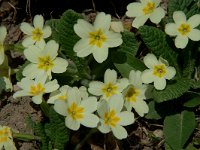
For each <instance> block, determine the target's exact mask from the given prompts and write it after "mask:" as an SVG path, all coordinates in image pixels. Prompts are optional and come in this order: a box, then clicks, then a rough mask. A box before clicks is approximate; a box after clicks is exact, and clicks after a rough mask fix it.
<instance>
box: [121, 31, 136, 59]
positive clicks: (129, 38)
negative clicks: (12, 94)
mask: <svg viewBox="0 0 200 150" xmlns="http://www.w3.org/2000/svg"><path fill="white" fill-rule="evenodd" d="M122 39H123V43H122V45H120V46H119V48H118V51H120V52H125V53H127V54H129V55H132V56H135V55H136V53H137V51H138V48H139V44H138V42H137V40H136V38H135V35H134V33H132V32H129V31H125V32H123V33H122Z"/></svg>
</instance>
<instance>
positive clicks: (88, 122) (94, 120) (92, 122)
mask: <svg viewBox="0 0 200 150" xmlns="http://www.w3.org/2000/svg"><path fill="white" fill-rule="evenodd" d="M98 122H99V118H98V117H97V116H96V115H94V114H84V119H82V120H81V124H82V125H84V126H86V127H89V128H94V127H97V124H98Z"/></svg>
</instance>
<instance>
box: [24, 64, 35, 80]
mask: <svg viewBox="0 0 200 150" xmlns="http://www.w3.org/2000/svg"><path fill="white" fill-rule="evenodd" d="M22 74H23V76H25V77H28V78H30V79H33V78H35V77H36V76H37V75H38V69H37V65H36V64H28V65H27V66H26V67H25V68H24V70H23V72H22Z"/></svg>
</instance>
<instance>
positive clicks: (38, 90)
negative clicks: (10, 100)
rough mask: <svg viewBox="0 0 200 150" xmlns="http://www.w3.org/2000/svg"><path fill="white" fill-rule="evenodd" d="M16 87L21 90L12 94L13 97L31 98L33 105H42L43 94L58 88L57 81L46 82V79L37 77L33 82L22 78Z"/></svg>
mask: <svg viewBox="0 0 200 150" xmlns="http://www.w3.org/2000/svg"><path fill="white" fill-rule="evenodd" d="M17 85H18V86H19V87H20V88H21V89H22V90H20V91H17V92H16V93H14V95H13V97H14V98H17V97H22V96H32V101H33V102H34V103H35V104H41V103H42V96H43V94H45V93H51V92H53V91H55V90H57V89H58V88H59V85H58V82H57V80H53V81H48V82H46V77H45V76H42V77H38V78H36V79H35V80H31V79H29V78H23V79H22V80H21V81H20V82H17Z"/></svg>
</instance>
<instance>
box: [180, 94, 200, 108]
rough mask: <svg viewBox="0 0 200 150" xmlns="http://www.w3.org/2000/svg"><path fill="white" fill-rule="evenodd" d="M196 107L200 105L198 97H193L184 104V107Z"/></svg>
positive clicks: (199, 97) (199, 96)
mask: <svg viewBox="0 0 200 150" xmlns="http://www.w3.org/2000/svg"><path fill="white" fill-rule="evenodd" d="M198 105H200V95H198V96H196V97H193V98H191V99H189V100H188V101H187V102H185V103H184V106H185V107H197V106H198Z"/></svg>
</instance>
